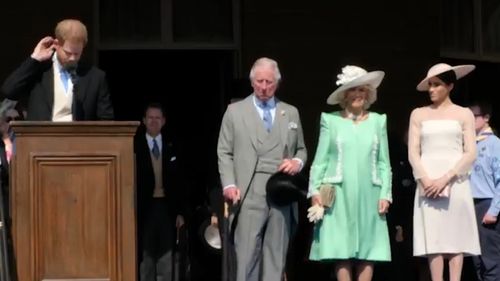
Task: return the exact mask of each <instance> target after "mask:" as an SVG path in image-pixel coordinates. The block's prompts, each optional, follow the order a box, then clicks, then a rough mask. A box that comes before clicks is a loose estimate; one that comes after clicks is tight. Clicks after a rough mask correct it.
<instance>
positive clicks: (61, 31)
mask: <svg viewBox="0 0 500 281" xmlns="http://www.w3.org/2000/svg"><path fill="white" fill-rule="evenodd" d="M54 33H55V36H56V39H57V40H59V41H60V42H61V44H64V42H66V41H70V42H76V43H83V45H86V44H87V40H88V37H87V27H85V25H84V24H83V23H82V22H81V21H79V20H75V19H65V20H62V21H60V22H59V23H57V26H56V29H55V32H54Z"/></svg>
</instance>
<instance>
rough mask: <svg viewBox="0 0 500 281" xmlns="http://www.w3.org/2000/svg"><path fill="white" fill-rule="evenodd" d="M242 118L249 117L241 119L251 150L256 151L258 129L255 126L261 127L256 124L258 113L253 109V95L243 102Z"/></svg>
mask: <svg viewBox="0 0 500 281" xmlns="http://www.w3.org/2000/svg"><path fill="white" fill-rule="evenodd" d="M243 116H249V117H250V118H245V117H243V123H245V126H246V128H247V130H246V131H247V133H248V134H249V137H250V140H251V141H252V145H253V148H254V149H255V150H257V146H258V143H257V134H256V132H257V130H258V129H259V128H258V127H257V126H259V125H261V124H259V123H258V121H260V116H259V113H258V112H257V109H255V105H254V104H253V94H251V95H250V96H249V97H247V98H246V99H245V100H244V106H243Z"/></svg>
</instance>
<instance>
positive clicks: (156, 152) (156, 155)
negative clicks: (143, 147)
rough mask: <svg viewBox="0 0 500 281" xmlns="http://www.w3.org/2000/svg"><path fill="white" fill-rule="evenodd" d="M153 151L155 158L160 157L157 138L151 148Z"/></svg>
mask: <svg viewBox="0 0 500 281" xmlns="http://www.w3.org/2000/svg"><path fill="white" fill-rule="evenodd" d="M151 153H153V156H154V157H155V159H158V158H159V157H160V147H159V146H158V143H157V142H156V139H153V149H151Z"/></svg>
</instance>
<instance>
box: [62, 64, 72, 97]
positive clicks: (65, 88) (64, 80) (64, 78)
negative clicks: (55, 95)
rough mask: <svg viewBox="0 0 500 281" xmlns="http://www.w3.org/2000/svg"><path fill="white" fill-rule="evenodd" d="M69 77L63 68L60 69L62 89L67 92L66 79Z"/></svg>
mask: <svg viewBox="0 0 500 281" xmlns="http://www.w3.org/2000/svg"><path fill="white" fill-rule="evenodd" d="M69 79H70V75H69V73H68V72H67V71H66V70H64V69H61V81H62V83H63V85H64V91H65V92H67V91H68V80H69Z"/></svg>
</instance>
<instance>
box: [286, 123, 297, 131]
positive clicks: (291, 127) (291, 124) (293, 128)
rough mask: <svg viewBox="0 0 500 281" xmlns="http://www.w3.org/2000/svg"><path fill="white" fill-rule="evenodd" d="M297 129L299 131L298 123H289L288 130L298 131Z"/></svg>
mask: <svg viewBox="0 0 500 281" xmlns="http://www.w3.org/2000/svg"><path fill="white" fill-rule="evenodd" d="M296 129H297V123H295V122H290V123H288V130H296Z"/></svg>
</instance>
